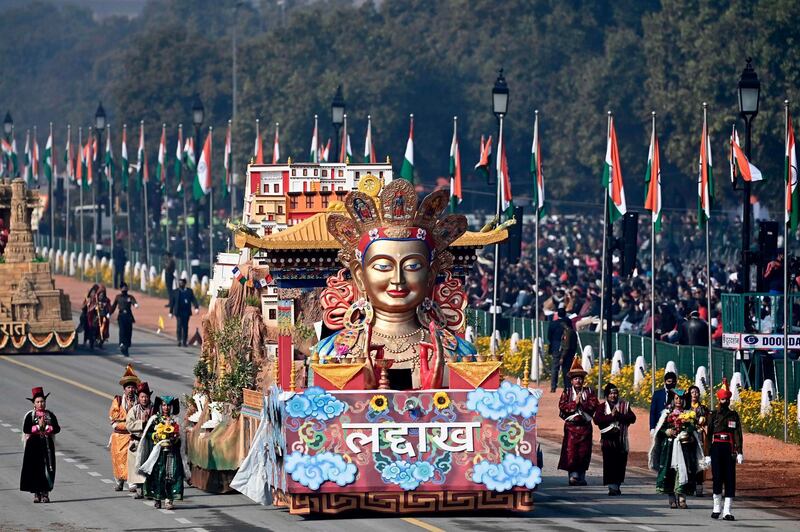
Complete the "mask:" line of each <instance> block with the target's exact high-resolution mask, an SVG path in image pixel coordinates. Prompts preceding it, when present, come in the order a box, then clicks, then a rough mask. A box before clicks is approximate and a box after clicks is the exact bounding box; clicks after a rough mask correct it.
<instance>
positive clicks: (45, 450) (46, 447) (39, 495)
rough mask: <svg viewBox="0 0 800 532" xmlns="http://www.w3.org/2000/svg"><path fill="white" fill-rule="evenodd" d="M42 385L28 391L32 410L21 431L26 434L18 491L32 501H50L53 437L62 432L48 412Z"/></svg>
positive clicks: (52, 474)
mask: <svg viewBox="0 0 800 532" xmlns="http://www.w3.org/2000/svg"><path fill="white" fill-rule="evenodd" d="M49 395H50V394H49V393H48V394H47V395H45V393H44V389H43V388H42V387H41V386H38V387H36V388H33V389H32V390H31V397H30V399H28V401H30V402H32V403H33V410H31V411H30V412H28V413H27V414H25V420H24V421H23V423H22V432H23V433H24V434H25V453H24V454H23V457H22V473H21V474H20V479H19V489H20V491H29V492H31V493H33V502H36V503H39V502H50V492H51V491H53V485H54V483H55V481H56V448H55V439H54V438H53V436H55V435H56V434H58V433H59V432H61V427H60V426H59V425H58V419H56V416H55V414H53V413H52V412H51V411H49V410H47V397H48V396H49Z"/></svg>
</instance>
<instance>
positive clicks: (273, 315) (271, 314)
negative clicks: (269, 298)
mask: <svg viewBox="0 0 800 532" xmlns="http://www.w3.org/2000/svg"><path fill="white" fill-rule="evenodd" d="M269 319H271V320H275V319H277V314H276V312H275V309H274V308H271V309H269Z"/></svg>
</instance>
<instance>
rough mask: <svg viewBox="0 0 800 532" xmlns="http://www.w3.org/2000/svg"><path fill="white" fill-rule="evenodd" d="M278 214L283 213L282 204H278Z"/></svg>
mask: <svg viewBox="0 0 800 532" xmlns="http://www.w3.org/2000/svg"><path fill="white" fill-rule="evenodd" d="M278 214H283V205H278Z"/></svg>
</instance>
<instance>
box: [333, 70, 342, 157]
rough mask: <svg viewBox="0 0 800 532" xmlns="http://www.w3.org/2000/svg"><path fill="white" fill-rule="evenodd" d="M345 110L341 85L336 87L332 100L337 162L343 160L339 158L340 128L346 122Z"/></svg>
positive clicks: (334, 151) (334, 145)
mask: <svg viewBox="0 0 800 532" xmlns="http://www.w3.org/2000/svg"><path fill="white" fill-rule="evenodd" d="M344 111H345V103H344V96H342V86H341V85H339V86H338V87H337V88H336V95H335V96H334V97H333V101H332V102H331V124H333V131H334V135H333V136H334V139H333V153H334V160H335V161H336V162H337V163H340V162H342V161H340V160H339V149H340V148H339V129H340V128H341V127H342V124H343V123H344Z"/></svg>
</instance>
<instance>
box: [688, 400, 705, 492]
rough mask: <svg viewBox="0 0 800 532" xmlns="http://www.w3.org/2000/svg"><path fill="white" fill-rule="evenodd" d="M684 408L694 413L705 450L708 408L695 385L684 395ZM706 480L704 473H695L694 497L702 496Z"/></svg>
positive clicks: (702, 471) (701, 471)
mask: <svg viewBox="0 0 800 532" xmlns="http://www.w3.org/2000/svg"><path fill="white" fill-rule="evenodd" d="M684 398H685V401H684V408H685V409H686V410H691V411H692V412H694V414H695V417H696V418H697V423H696V426H697V432H698V433H699V434H700V442H701V444H702V445H703V446H704V448H705V441H706V426H707V425H708V414H709V411H708V407H707V406H706V405H704V404H703V402H702V396H701V394H700V388H698V387H697V386H695V385H692V386H689V389H688V390H687V392H686V394H685V395H684ZM705 479H706V472H705V471H704V470H702V469H701V470H700V471H698V472H697V487H696V488H695V495H697V496H698V497H702V496H703V482H705Z"/></svg>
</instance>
